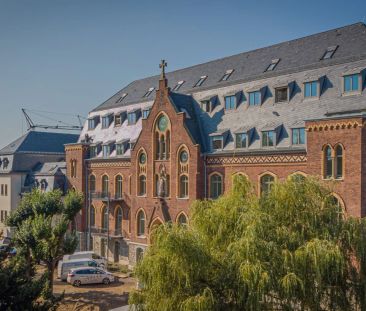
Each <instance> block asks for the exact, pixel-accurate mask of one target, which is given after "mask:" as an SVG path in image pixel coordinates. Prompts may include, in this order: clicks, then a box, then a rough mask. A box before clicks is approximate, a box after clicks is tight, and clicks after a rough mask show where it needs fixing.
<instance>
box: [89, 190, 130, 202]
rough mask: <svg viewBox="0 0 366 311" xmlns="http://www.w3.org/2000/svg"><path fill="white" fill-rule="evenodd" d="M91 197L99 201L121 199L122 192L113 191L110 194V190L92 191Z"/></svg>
mask: <svg viewBox="0 0 366 311" xmlns="http://www.w3.org/2000/svg"><path fill="white" fill-rule="evenodd" d="M91 198H92V199H94V200H101V201H108V200H109V201H110V202H113V201H123V200H124V198H123V194H122V193H115V194H114V195H112V194H111V193H110V192H92V193H91Z"/></svg>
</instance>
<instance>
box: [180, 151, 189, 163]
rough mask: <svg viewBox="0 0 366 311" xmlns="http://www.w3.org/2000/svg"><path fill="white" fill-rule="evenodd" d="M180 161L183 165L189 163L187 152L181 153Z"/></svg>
mask: <svg viewBox="0 0 366 311" xmlns="http://www.w3.org/2000/svg"><path fill="white" fill-rule="evenodd" d="M180 161H181V162H183V163H185V162H187V161H188V153H187V151H182V152H181V153H180Z"/></svg>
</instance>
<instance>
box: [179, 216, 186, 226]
mask: <svg viewBox="0 0 366 311" xmlns="http://www.w3.org/2000/svg"><path fill="white" fill-rule="evenodd" d="M178 224H180V225H186V224H187V217H186V215H184V214H183V213H182V214H180V215H179V217H178Z"/></svg>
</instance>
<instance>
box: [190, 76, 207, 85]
mask: <svg viewBox="0 0 366 311" xmlns="http://www.w3.org/2000/svg"><path fill="white" fill-rule="evenodd" d="M206 79H207V76H202V77H201V78H200V79H199V80H198V81H197V82H196V84H195V85H194V86H193V87H198V86H201V85H202V84H203V82H205V80H206Z"/></svg>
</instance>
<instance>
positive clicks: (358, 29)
mask: <svg viewBox="0 0 366 311" xmlns="http://www.w3.org/2000/svg"><path fill="white" fill-rule="evenodd" d="M335 45H338V48H337V50H336V52H335V54H334V55H333V57H332V58H331V59H328V60H321V58H322V56H323V55H324V53H325V52H326V50H327V48H328V47H331V46H335ZM365 57H366V27H365V24H363V23H356V24H353V25H349V26H345V27H341V28H337V29H333V30H329V31H325V32H321V33H318V34H314V35H310V36H307V37H303V38H300V39H295V40H291V41H287V42H283V43H279V44H275V45H272V46H269V47H265V48H260V49H256V50H253V51H249V52H244V53H240V54H237V55H233V56H229V57H225V58H221V59H218V60H214V61H210V62H207V63H203V64H199V65H196V66H192V67H188V68H184V69H180V70H176V71H173V72H169V73H167V79H168V81H169V84H170V86H171V87H174V86H175V85H176V83H177V82H178V81H182V80H183V81H185V83H184V84H183V85H182V86H181V87H180V88H179V92H180V93H194V92H196V91H201V90H205V89H211V88H217V87H222V86H227V85H231V84H236V83H239V82H244V81H251V80H256V79H261V78H265V77H271V76H276V75H281V74H286V73H290V72H294V71H300V70H305V69H311V68H318V67H323V66H328V65H331V64H335V63H339V62H344V61H346V60H357V59H360V58H365ZM274 59H280V61H279V63H278V64H277V66H276V67H275V69H274V71H270V72H265V70H266V69H267V67H268V66H269V64H271V62H272V60H274ZM229 69H234V72H233V73H232V74H231V76H230V78H229V79H228V81H221V82H220V79H221V78H222V76H223V75H224V73H225V72H226V71H227V70H229ZM203 75H207V76H208V77H207V79H206V80H205V81H204V82H203V84H202V85H201V86H200V87H196V88H193V86H194V85H195V84H196V82H197V81H198V80H199V79H200V77H201V76H203ZM158 80H159V76H153V77H148V78H144V79H140V80H136V81H133V82H132V83H130V84H129V85H127V86H126V87H124V88H123V89H122V90H120V91H119V92H117V93H116V94H115V95H113V96H112V97H111V98H109V99H108V100H106V101H105V102H104V103H102V104H101V105H100V106H98V107H97V108H96V109H95V110H94V111H99V110H105V109H109V108H113V107H120V106H128V105H130V104H133V103H137V102H140V103H141V102H144V101H151V100H152V99H153V98H154V96H155V92H152V94H151V95H150V96H149V97H148V98H143V96H144V94H145V93H146V92H147V90H148V89H149V88H151V87H155V88H157V87H158ZM124 93H127V94H128V95H127V96H126V97H125V98H124V99H123V100H119V99H120V98H121V96H122V94H124Z"/></svg>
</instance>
